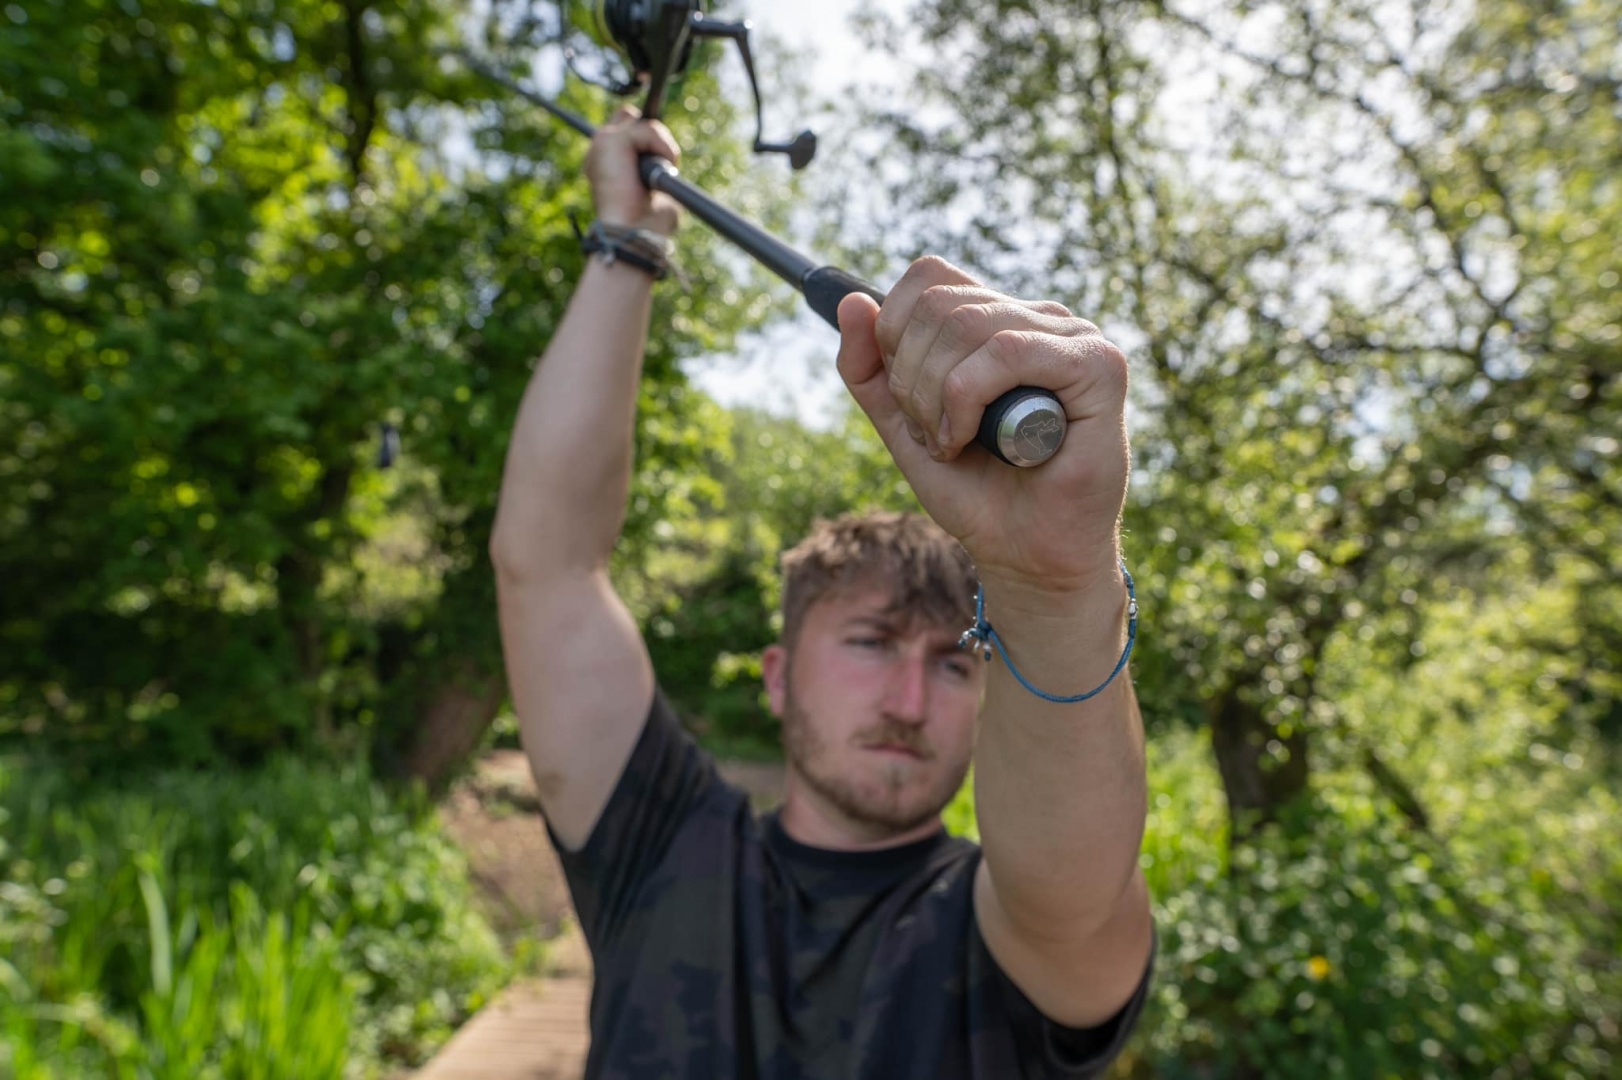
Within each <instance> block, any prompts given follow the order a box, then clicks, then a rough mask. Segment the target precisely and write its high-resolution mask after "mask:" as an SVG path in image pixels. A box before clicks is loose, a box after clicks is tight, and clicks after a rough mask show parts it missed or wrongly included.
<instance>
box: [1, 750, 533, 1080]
mask: <svg viewBox="0 0 1622 1080" xmlns="http://www.w3.org/2000/svg"><path fill="white" fill-rule="evenodd" d="M0 822H3V823H4V830H3V833H0V835H3V836H4V840H0V1030H4V1031H6V1032H8V1042H7V1044H6V1045H8V1046H9V1047H10V1050H9V1053H10V1054H11V1055H12V1060H11V1063H10V1067H11V1068H12V1069H13V1070H14V1071H15V1073H16V1075H18V1076H19V1078H20V1077H29V1076H36V1077H40V1078H45V1077H64V1078H65V1077H69V1076H77V1075H87V1074H92V1073H102V1074H106V1075H118V1076H125V1075H129V1076H132V1077H133V1076H143V1077H146V1076H150V1077H162V1078H174V1080H179V1078H181V1077H193V1076H218V1077H222V1078H234V1077H242V1078H249V1077H264V1078H266V1080H269V1078H272V1077H287V1078H292V1077H299V1078H303V1077H339V1076H346V1075H347V1076H365V1075H371V1074H373V1073H374V1072H375V1071H376V1070H377V1069H378V1068H379V1067H380V1066H381V1065H382V1064H383V1063H385V1062H394V1063H407V1064H409V1063H414V1062H416V1061H418V1060H420V1059H421V1058H422V1057H423V1055H424V1054H425V1052H426V1051H427V1050H429V1049H431V1048H432V1047H433V1046H435V1045H437V1044H438V1043H439V1042H442V1041H443V1040H444V1039H445V1038H446V1037H447V1036H448V1035H449V1033H450V1031H451V1030H452V1029H453V1028H454V1027H455V1025H457V1024H458V1023H460V1022H461V1021H462V1019H464V1018H465V1017H466V1016H467V1015H469V1014H470V1013H471V1012H473V1011H474V1010H475V1009H477V1008H478V1007H479V1006H480V1005H482V1004H483V1003H484V1002H485V1001H487V1000H488V998H489V996H490V994H491V993H492V992H493V991H494V990H495V989H496V988H497V987H499V986H500V985H501V983H502V982H503V981H504V979H505V978H506V975H507V973H508V966H507V962H506V961H505V960H504V959H503V957H502V954H501V950H500V947H499V944H498V943H497V941H496V940H495V937H494V935H493V934H492V933H491V931H490V929H489V927H488V926H486V925H485V924H484V922H483V921H482V919H480V918H479V917H478V916H477V915H476V914H474V912H473V905H472V897H471V891H470V889H469V887H468V884H467V879H466V869H465V865H464V864H463V863H462V861H461V858H460V856H459V854H458V853H456V851H455V850H454V848H453V847H452V846H451V845H450V844H449V842H448V841H447V840H446V839H445V838H444V837H443V836H441V835H440V833H439V832H438V830H437V828H436V827H435V825H434V821H433V817H432V812H431V810H430V809H429V808H428V807H427V806H426V805H424V804H422V803H420V802H417V801H414V800H411V799H405V800H399V799H395V798H391V797H389V796H387V795H385V794H384V792H383V791H382V790H381V789H380V788H379V787H378V786H376V785H375V784H374V783H372V782H371V781H370V780H369V779H368V777H367V776H366V775H365V773H364V772H363V771H361V770H357V769H348V770H344V771H341V772H337V771H329V770H324V769H312V768H310V767H308V766H304V765H300V764H297V763H295V762H292V761H288V760H278V761H277V762H275V763H273V764H272V765H271V766H270V767H269V768H267V769H265V770H264V771H262V772H259V773H251V774H239V773H233V772H214V773H208V774H199V773H185V772H171V773H164V774H158V775H155V776H149V777H145V778H143V779H142V780H141V781H140V782H139V783H138V784H137V783H134V782H132V783H130V784H129V785H128V786H127V787H122V788H121V787H117V786H114V787H110V788H109V787H102V788H98V789H97V790H94V791H92V792H90V793H84V792H81V791H77V790H75V787H74V782H73V781H72V780H70V778H69V777H68V776H67V775H66V774H65V773H62V772H60V771H57V770H53V769H49V768H41V767H38V766H34V767H30V768H29V769H28V770H27V771H26V772H24V771H22V770H19V769H16V768H12V767H0ZM0 1060H3V1059H0ZM346 1063H347V1065H346Z"/></svg>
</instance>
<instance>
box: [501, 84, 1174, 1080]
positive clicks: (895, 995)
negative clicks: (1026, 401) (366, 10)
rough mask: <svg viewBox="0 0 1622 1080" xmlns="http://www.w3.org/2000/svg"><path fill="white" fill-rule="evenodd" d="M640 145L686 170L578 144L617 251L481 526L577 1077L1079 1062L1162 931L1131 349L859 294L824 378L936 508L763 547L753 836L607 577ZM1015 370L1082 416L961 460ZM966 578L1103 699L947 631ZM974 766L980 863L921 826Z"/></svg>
mask: <svg viewBox="0 0 1622 1080" xmlns="http://www.w3.org/2000/svg"><path fill="white" fill-rule="evenodd" d="M638 153H654V154H660V155H662V156H664V157H667V158H669V159H671V160H672V161H674V160H676V159H677V157H678V150H677V148H676V145H675V143H674V142H673V141H672V139H671V138H670V135H669V133H668V132H667V131H666V130H665V129H664V128H663V126H662V125H659V124H657V123H656V122H655V123H644V122H641V121H638V120H636V119H635V116H634V113H633V112H631V111H626V112H622V114H621V115H620V116H619V117H617V118H616V119H615V121H614V122H613V123H611V124H609V125H607V126H605V127H604V128H603V130H602V132H601V133H600V134H599V135H598V137H597V138H596V140H595V141H594V143H593V146H592V149H591V152H590V154H589V156H588V158H587V173H588V175H589V176H590V178H591V181H592V186H593V193H594V198H595V201H596V207H597V212H598V218H599V222H600V223H601V224H602V225H603V226H604V227H605V231H604V232H601V233H598V234H596V235H597V238H598V240H600V241H603V242H604V243H606V244H607V245H608V246H609V247H611V248H613V249H614V250H613V251H610V252H605V253H604V255H603V257H600V258H593V259H591V260H590V261H589V263H588V266H587V268H586V271H585V273H584V275H583V277H582V279H581V282H580V285H579V287H578V290H577V292H576V294H575V296H574V298H573V300H572V301H571V304H570V308H569V311H568V313H567V314H566V316H565V318H564V320H563V322H562V324H561V325H560V327H559V328H558V332H557V334H556V336H555V337H554V338H553V340H552V342H551V343H550V345H549V346H548V348H547V351H546V355H545V356H544V358H543V360H542V362H541V364H540V365H539V367H538V368H537V370H536V373H535V377H534V380H533V382H532V383H531V385H530V387H529V390H528V391H527V393H526V395H525V398H524V401H523V404H522V407H521V409H520V412H519V417H518V422H517V425H516V428H515V430H514V433H513V440H512V446H511V450H510V452H509V455H508V459H507V467H506V474H505V477H504V479H503V483H502V492H501V504H500V513H499V517H498V522H497V526H496V530H495V537H494V539H493V541H492V545H491V552H492V556H493V559H494V562H495V565H496V567H497V574H498V578H499V590H500V599H501V626H502V639H503V642H504V647H505V650H506V657H507V667H508V672H509V678H510V682H511V686H512V693H513V697H514V700H515V703H516V706H517V710H518V715H519V719H520V723H521V728H522V733H523V739H524V746H525V749H526V751H527V752H528V755H529V758H530V762H531V764H532V767H533V769H534V772H535V777H536V780H537V783H538V785H539V789H540V798H541V805H542V807H543V809H544V811H545V816H546V820H547V825H548V829H549V831H550V833H551V836H552V839H553V842H554V844H555V845H556V846H557V848H558V851H559V853H560V857H561V859H562V861H563V865H564V869H565V871H566V873H567V875H568V878H569V884H570V889H571V891H572V893H573V895H574V900H575V906H576V909H577V911H578V913H579V917H580V921H581V925H582V928H583V930H584V932H585V936H586V940H587V943H588V944H589V946H590V948H591V951H592V955H593V958H594V961H595V965H596V985H595V988H594V992H593V996H592V1006H591V1027H592V1036H593V1038H592V1048H591V1053H590V1058H589V1060H588V1063H587V1069H586V1075H587V1077H588V1078H591V1080H596V1078H603V1080H609V1078H613V1080H642V1078H655V1077H668V1078H672V1080H689V1078H690V1080H734V1078H736V1080H745V1078H748V1080H779V1078H781V1080H799V1078H804V1080H926V1078H927V1080H959V1078H961V1080H970V1078H974V1080H1008V1078H1015V1077H1032V1078H1034V1077H1057V1076H1093V1075H1096V1074H1097V1073H1099V1072H1100V1071H1102V1069H1103V1068H1104V1066H1105V1065H1106V1064H1107V1063H1108V1062H1109V1060H1110V1059H1111V1058H1113V1056H1114V1055H1115V1054H1116V1053H1117V1052H1118V1050H1119V1048H1120V1044H1121V1041H1122V1040H1123V1039H1124V1038H1125V1036H1126V1034H1127V1032H1128V1031H1129V1030H1130V1028H1131V1026H1132V1024H1133V1023H1134V1022H1135V1019H1136V1016H1137V1012H1138V1009H1139V1007H1140V1006H1141V1004H1142V1001H1143V998H1144V995H1145V993H1146V987H1147V982H1148V967H1149V961H1150V955H1151V952H1152V941H1153V930H1152V927H1151V923H1150V917H1149V905H1148V896H1147V891H1146V888H1145V885H1144V881H1143V877H1142V875H1141V873H1140V872H1139V870H1138V861H1137V860H1138V850H1139V844H1140V842H1141V838H1142V832H1143V824H1144V815H1145V805H1146V789H1145V777H1144V757H1143V736H1142V728H1141V723H1140V720H1139V717H1138V714H1137V707H1136V702H1135V698H1134V696H1133V693H1132V687H1131V684H1130V682H1129V680H1128V679H1127V678H1126V677H1124V676H1123V677H1120V678H1115V679H1113V680H1111V679H1109V678H1108V676H1109V675H1110V673H1111V672H1112V671H1113V670H1114V669H1115V668H1116V666H1117V660H1118V658H1119V657H1120V656H1121V655H1122V651H1123V647H1124V645H1125V643H1126V621H1127V620H1126V611H1127V604H1128V600H1127V589H1126V584H1125V581H1124V578H1123V573H1122V567H1121V563H1120V554H1119V543H1118V519H1119V515H1120V512H1121V506H1122V503H1123V500H1124V498H1125V490H1126V478H1127V453H1128V451H1127V442H1126V435H1125V426H1124V421H1123V415H1124V412H1123V410H1124V401H1125V392H1126V365H1125V361H1124V359H1123V358H1122V356H1121V354H1120V352H1119V351H1118V350H1117V349H1115V348H1114V346H1112V345H1110V344H1109V343H1108V342H1107V341H1105V340H1104V339H1103V338H1102V337H1101V336H1099V334H1098V331H1097V329H1096V328H1095V327H1093V326H1091V325H1090V324H1088V323H1085V322H1083V321H1081V320H1079V319H1075V318H1073V317H1072V316H1071V315H1070V313H1069V312H1068V311H1067V310H1065V309H1064V308H1063V307H1061V306H1059V305H1057V304H1050V303H1026V302H1022V301H1019V300H1015V299H1013V298H1011V297H1006V296H1002V295H999V294H997V293H995V292H993V291H991V290H989V289H986V288H984V287H982V286H980V285H978V284H977V283H976V282H974V281H973V280H972V279H970V278H969V277H967V276H966V275H964V274H963V273H961V272H960V271H958V270H956V269H954V268H952V267H950V266H948V265H946V264H945V263H943V262H940V261H938V260H930V259H926V260H922V261H920V262H919V263H917V264H915V265H914V266H913V267H912V268H911V269H910V270H909V271H908V272H907V274H906V275H905V276H904V277H903V278H902V280H901V281H900V283H899V284H898V285H897V286H896V288H895V290H894V291H893V292H892V293H891V294H890V296H889V299H888V300H887V301H886V302H885V304H884V307H883V309H882V311H881V310H880V309H879V308H878V306H877V305H876V304H874V303H873V302H872V301H871V300H869V299H868V298H866V297H862V296H853V297H850V298H847V299H846V301H845V302H844V304H843V305H842V306H841V307H840V310H839V319H840V326H841V337H842V343H841V347H840V352H839V361H838V366H839V371H840V374H841V376H842V377H843V378H844V380H845V382H846V384H847V385H848V386H849V388H850V391H851V393H852V394H853V395H854V396H855V398H856V400H857V401H858V402H859V403H860V405H861V407H862V408H863V409H864V410H865V411H866V413H867V415H868V416H869V417H870V418H871V420H872V422H873V424H874V425H875V427H876V428H877V430H878V431H879V433H880V435H881V436H882V437H883V438H884V441H885V445H886V446H887V447H888V448H889V450H890V453H891V455H892V456H893V457H894V459H895V462H896V464H897V466H898V467H899V468H900V469H901V471H902V472H903V474H904V475H905V476H906V478H907V480H908V481H909V482H910V483H911V484H912V487H913V490H914V491H915V492H916V493H917V495H918V498H919V501H920V502H921V504H922V505H923V507H924V509H925V510H926V511H927V512H928V514H929V517H930V518H932V519H933V522H934V523H936V524H931V523H930V522H929V521H927V520H925V519H923V518H919V517H898V516H881V517H876V518H872V519H865V520H862V519H857V520H849V519H847V520H844V521H841V522H837V523H833V524H827V525H823V526H821V527H819V530H818V531H817V532H816V533H815V534H814V535H813V536H812V537H811V538H810V539H809V540H808V541H807V542H806V543H805V544H804V545H802V546H801V547H799V548H796V549H795V551H794V552H792V553H791V554H790V555H789V556H788V557H787V558H786V559H785V574H786V584H785V596H784V609H785V611H784V614H785V619H784V627H783V640H782V641H781V643H779V644H778V645H775V646H773V647H772V648H771V649H769V650H767V652H766V654H765V656H764V665H763V667H764V673H765V681H766V686H767V691H768V696H769V698H770V701H771V705H772V708H773V710H774V711H775V712H776V713H777V714H778V715H779V716H781V717H782V719H783V725H784V742H785V749H786V751H787V756H788V763H789V768H788V780H787V791H786V798H785V802H784V804H783V806H782V809H781V811H780V813H776V814H772V815H768V816H766V817H765V818H763V819H757V818H756V817H755V816H754V815H753V814H752V813H751V811H750V808H749V805H748V801H747V799H746V798H745V796H744V795H743V793H742V792H740V791H738V790H736V789H734V788H732V787H730V786H728V785H726V784H724V783H722V782H721V781H720V779H719V778H718V776H717V774H716V772H715V769H714V767H713V763H712V762H711V761H710V760H709V759H708V757H707V756H706V755H704V754H703V753H702V752H701V751H699V750H698V748H697V747H696V746H695V744H694V743H693V742H692V740H691V739H690V738H689V737H687V736H686V735H685V734H684V733H683V732H682V731H681V729H680V728H679V727H678V725H677V723H676V721H675V719H674V718H673V716H672V714H671V712H670V710H669V708H668V706H667V705H666V704H665V703H664V701H663V699H662V697H661V696H660V695H659V694H658V692H657V688H656V685H655V678H654V673H653V670H652V667H651V664H650V661H649V659H648V654H647V650H646V648H645V647H644V645H643V643H642V641H641V639H640V637H639V636H638V634H637V630H636V626H635V624H634V622H633V621H632V619H631V617H630V615H629V614H628V613H627V611H626V609H625V607H624V605H623V604H622V603H621V602H620V601H619V599H618V597H616V596H615V594H614V592H613V590H612V587H611V586H610V584H609V579H608V574H607V564H608V559H609V554H610V552H611V551H612V550H613V547H614V544H615V542H616V540H617V538H618V535H619V531H620V527H621V525H622V523H623V520H624V510H625V501H626V497H627V492H628V487H629V483H630V475H631V446H632V431H633V426H634V423H635V402H636V396H637V393H636V392H637V383H638V379H639V377H640V367H641V357H642V352H643V348H644V345H645V343H646V333H647V324H648V316H649V310H650V295H651V290H652V280H653V275H652V274H651V273H650V272H649V271H656V270H657V269H658V265H659V263H660V260H661V258H662V255H661V252H660V250H659V248H660V244H659V241H658V238H660V237H668V236H669V235H670V234H671V232H673V230H674V229H675V226H676V207H675V206H674V204H673V203H671V202H670V201H669V200H668V199H666V198H665V197H664V196H662V195H654V196H650V194H649V193H648V192H647V191H646V190H645V189H644V188H643V187H642V184H641V182H640V180H639V179H638V177H637V171H636V156H637V154H638ZM633 230H639V231H633ZM649 234H655V235H654V236H652V237H650V235H649ZM1017 385H1035V386H1043V387H1047V388H1049V389H1051V390H1053V391H1054V392H1055V393H1056V394H1057V396H1058V397H1059V400H1060V401H1061V403H1062V404H1063V405H1064V408H1065V410H1066V413H1067V415H1068V417H1069V428H1068V432H1067V435H1066V439H1065V442H1064V445H1063V446H1062V448H1061V449H1060V451H1059V453H1058V454H1057V455H1056V456H1055V457H1054V458H1053V459H1052V460H1050V461H1048V462H1047V463H1046V464H1044V465H1042V466H1040V467H1038V468H1035V469H1028V470H1025V469H1016V468H1013V467H1011V466H1008V465H1005V464H1003V463H1001V462H998V461H996V460H993V459H992V458H990V457H989V456H988V455H986V454H985V453H984V452H983V451H982V450H981V449H979V448H978V447H974V446H970V445H969V443H970V441H971V439H972V437H973V434H974V432H975V430H976V427H977V425H978V418H979V415H980V413H981V411H982V410H983V407H984V405H985V404H986V403H987V402H989V401H992V400H993V399H995V398H996V397H997V396H998V395H1000V394H1001V393H1003V392H1004V391H1006V390H1008V389H1010V388H1012V387H1014V386H1017ZM584 447H590V452H589V453H587V452H582V448H584ZM937 524H938V528H937ZM976 580H978V583H979V585H980V586H982V587H983V589H984V597H985V615H986V619H987V621H988V622H989V624H990V625H992V626H994V627H995V628H996V632H997V634H998V636H999V637H1000V638H1001V641H1002V643H1003V644H1004V646H1005V647H1006V649H1007V652H1008V656H1009V658H1010V659H1011V660H1012V661H1013V662H1014V663H1015V664H1017V665H1018V667H1019V669H1020V672H1021V673H1022V674H1023V675H1024V677H1025V678H1026V679H1027V680H1029V681H1030V683H1031V684H1032V685H1034V686H1036V687H1038V688H1041V689H1043V690H1045V691H1048V692H1050V693H1052V694H1054V695H1079V694H1080V693H1081V692H1083V691H1085V690H1088V689H1090V688H1093V687H1096V686H1099V685H1100V684H1106V685H1104V688H1103V689H1102V690H1101V691H1099V692H1098V693H1097V694H1095V695H1093V696H1091V697H1088V698H1087V700H1085V701H1080V702H1075V703H1071V704H1056V703H1051V702H1049V701H1046V700H1043V699H1041V698H1039V697H1037V696H1036V695H1034V694H1032V693H1031V692H1030V691H1029V690H1027V689H1025V688H1024V687H1022V686H1021V685H1020V684H1019V683H1018V682H1017V681H1016V679H1015V678H1014V676H1013V675H1012V674H1011V673H1010V671H1009V669H1008V668H1007V666H1006V665H1005V664H1004V663H1003V662H1002V661H1001V660H1000V659H999V660H996V661H993V662H992V663H991V664H987V663H986V662H985V661H984V660H982V659H981V657H980V656H979V655H978V654H977V653H975V652H971V651H961V650H959V648H958V639H959V635H960V634H961V632H962V631H963V630H964V629H965V628H966V627H967V626H968V624H969V623H970V622H971V621H972V619H973V615H972V599H973V596H974V590H975V586H976ZM982 701H983V706H982ZM977 715H978V731H977ZM971 750H972V751H973V752H974V755H975V764H976V773H975V783H976V801H977V810H978V815H979V823H980V831H981V835H982V843H983V854H982V848H980V847H976V846H975V845H973V844H970V843H968V842H967V841H962V840H957V839H953V838H950V837H948V836H946V835H945V834H944V832H943V831H942V828H941V822H940V811H941V809H942V808H943V807H944V805H945V804H946V802H947V801H948V800H949V799H950V798H951V796H952V794H953V792H954V791H955V790H956V789H957V787H958V785H959V783H960V782H961V780H962V778H963V776H964V775H965V772H966V770H967V767H968V764H969V759H970V753H971Z"/></svg>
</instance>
